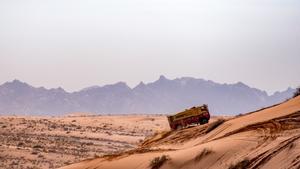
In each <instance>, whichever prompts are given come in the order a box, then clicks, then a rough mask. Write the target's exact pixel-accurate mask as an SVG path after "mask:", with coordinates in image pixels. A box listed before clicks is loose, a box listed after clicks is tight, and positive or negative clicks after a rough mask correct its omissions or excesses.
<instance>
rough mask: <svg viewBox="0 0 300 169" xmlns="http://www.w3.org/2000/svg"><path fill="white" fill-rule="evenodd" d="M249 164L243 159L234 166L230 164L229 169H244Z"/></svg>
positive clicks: (248, 161) (247, 160) (246, 159)
mask: <svg viewBox="0 0 300 169" xmlns="http://www.w3.org/2000/svg"><path fill="white" fill-rule="evenodd" d="M249 164H250V160H249V159H248V158H245V159H243V160H242V161H239V162H237V163H236V164H231V165H230V166H229V169H245V168H247V166H248V165H249Z"/></svg>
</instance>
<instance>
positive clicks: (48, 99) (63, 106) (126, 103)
mask: <svg viewBox="0 0 300 169" xmlns="http://www.w3.org/2000/svg"><path fill="white" fill-rule="evenodd" d="M294 92H295V89H292V88H288V89H287V90H286V91H283V92H276V93H274V94H273V95H268V94H267V93H266V92H265V91H262V90H259V89H256V88H251V87H249V86H247V85H245V84H244V83H241V82H239V83H235V84H220V83H216V82H213V81H210V80H203V79H195V78H191V77H182V78H177V79H174V80H170V79H167V78H166V77H164V76H160V78H159V79H158V80H157V81H155V82H152V83H148V84H144V83H143V82H141V83H140V84H139V85H137V86H136V87H134V88H130V87H128V86H127V85H126V83H124V82H119V83H116V84H111V85H105V86H102V87H100V86H92V87H89V88H85V89H83V90H80V91H77V92H71V93H70V92H66V91H65V90H64V89H62V88H56V89H46V88H44V87H39V88H36V87H33V86H31V85H29V84H27V83H24V82H21V81H19V80H14V81H12V82H6V83H4V84H2V85H1V86H0V114H8V115H12V114H15V115H65V114H67V113H72V112H92V113H97V114H126V113H163V114H169V113H175V112H178V111H181V110H184V109H186V108H189V107H192V106H197V105H201V104H208V106H209V109H210V111H211V113H212V114H215V115H234V114H239V113H245V112H249V111H253V110H256V109H259V108H262V107H266V106H270V105H272V104H275V103H278V102H281V101H283V100H285V99H288V98H290V97H291V96H292V95H293V93H294Z"/></svg>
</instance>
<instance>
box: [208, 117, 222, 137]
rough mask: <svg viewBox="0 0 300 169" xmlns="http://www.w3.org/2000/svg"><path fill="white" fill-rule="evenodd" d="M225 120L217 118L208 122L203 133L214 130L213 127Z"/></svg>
mask: <svg viewBox="0 0 300 169" xmlns="http://www.w3.org/2000/svg"><path fill="white" fill-rule="evenodd" d="M224 122H225V119H218V120H217V121H214V122H212V123H210V124H208V127H207V128H206V130H205V133H206V134H207V133H209V132H211V131H212V130H214V129H215V128H217V127H218V126H219V125H221V124H223V123H224Z"/></svg>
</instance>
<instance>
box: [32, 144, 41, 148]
mask: <svg viewBox="0 0 300 169" xmlns="http://www.w3.org/2000/svg"><path fill="white" fill-rule="evenodd" d="M33 148H34V149H38V148H44V147H43V146H41V145H39V144H37V145H34V146H33Z"/></svg>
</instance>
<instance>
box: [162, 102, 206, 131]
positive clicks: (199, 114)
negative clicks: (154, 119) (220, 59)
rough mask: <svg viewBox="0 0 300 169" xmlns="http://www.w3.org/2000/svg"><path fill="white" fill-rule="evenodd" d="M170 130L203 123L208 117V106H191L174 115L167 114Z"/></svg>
mask: <svg viewBox="0 0 300 169" xmlns="http://www.w3.org/2000/svg"><path fill="white" fill-rule="evenodd" d="M167 117H168V121H169V125H170V127H171V129H172V130H176V129H181V128H183V127H186V126H188V125H191V124H205V123H208V121H209V119H210V114H209V111H208V106H207V105H206V104H204V105H202V106H199V107H192V108H190V109H187V110H185V111H183V112H180V113H177V114H175V115H171V116H167Z"/></svg>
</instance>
